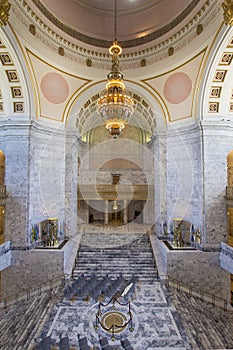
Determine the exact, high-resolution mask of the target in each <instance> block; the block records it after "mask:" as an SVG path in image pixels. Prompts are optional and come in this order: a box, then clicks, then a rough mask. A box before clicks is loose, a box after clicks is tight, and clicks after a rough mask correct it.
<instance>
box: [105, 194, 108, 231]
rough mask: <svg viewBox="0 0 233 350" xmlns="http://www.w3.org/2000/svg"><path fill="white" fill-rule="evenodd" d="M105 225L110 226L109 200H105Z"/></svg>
mask: <svg viewBox="0 0 233 350" xmlns="http://www.w3.org/2000/svg"><path fill="white" fill-rule="evenodd" d="M104 225H108V200H107V199H106V200H105V207H104Z"/></svg>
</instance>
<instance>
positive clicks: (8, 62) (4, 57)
mask: <svg viewBox="0 0 233 350" xmlns="http://www.w3.org/2000/svg"><path fill="white" fill-rule="evenodd" d="M0 60H1V63H2V65H3V66H12V65H13V64H14V62H13V60H12V58H11V56H10V54H9V53H5V52H3V53H1V54H0Z"/></svg>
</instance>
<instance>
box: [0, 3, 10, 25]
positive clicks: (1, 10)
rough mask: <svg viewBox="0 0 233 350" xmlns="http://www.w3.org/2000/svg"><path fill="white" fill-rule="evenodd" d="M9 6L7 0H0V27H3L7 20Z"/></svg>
mask: <svg viewBox="0 0 233 350" xmlns="http://www.w3.org/2000/svg"><path fill="white" fill-rule="evenodd" d="M10 8H11V5H10V4H9V2H8V0H1V1H0V27H2V26H5V25H6V24H7V22H8V19H9V11H10Z"/></svg>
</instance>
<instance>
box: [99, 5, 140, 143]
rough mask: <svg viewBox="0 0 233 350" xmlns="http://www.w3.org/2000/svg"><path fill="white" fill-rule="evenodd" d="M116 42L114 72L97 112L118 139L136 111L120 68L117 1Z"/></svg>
mask: <svg viewBox="0 0 233 350" xmlns="http://www.w3.org/2000/svg"><path fill="white" fill-rule="evenodd" d="M114 28H115V40H114V42H113V44H112V46H111V47H110V48H109V53H110V55H112V70H111V72H110V73H109V74H108V76H107V79H108V82H107V84H106V87H105V90H104V92H103V94H102V95H101V96H100V98H99V99H98V100H97V112H98V113H99V114H100V116H101V119H102V121H103V123H104V124H105V126H106V128H107V129H108V131H109V133H110V135H112V136H113V137H114V138H117V137H118V136H119V135H120V133H121V131H122V130H123V129H124V127H125V125H126V124H127V123H128V122H129V120H130V117H131V115H132V114H133V111H134V101H133V99H132V98H131V97H130V95H129V93H127V91H126V89H125V84H124V82H123V74H122V72H121V71H120V68H119V59H118V56H119V55H120V54H121V52H122V48H121V47H120V45H118V42H117V0H115V26H114Z"/></svg>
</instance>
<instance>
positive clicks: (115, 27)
mask: <svg viewBox="0 0 233 350" xmlns="http://www.w3.org/2000/svg"><path fill="white" fill-rule="evenodd" d="M114 36H115V40H116V41H117V0H115V21H114Z"/></svg>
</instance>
